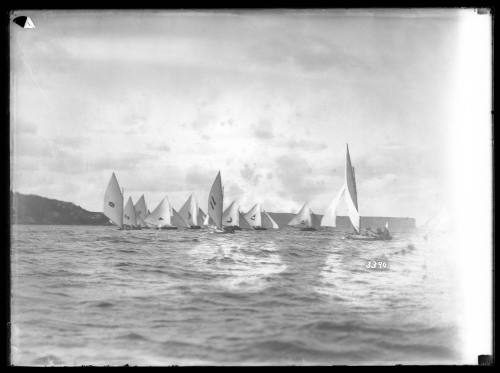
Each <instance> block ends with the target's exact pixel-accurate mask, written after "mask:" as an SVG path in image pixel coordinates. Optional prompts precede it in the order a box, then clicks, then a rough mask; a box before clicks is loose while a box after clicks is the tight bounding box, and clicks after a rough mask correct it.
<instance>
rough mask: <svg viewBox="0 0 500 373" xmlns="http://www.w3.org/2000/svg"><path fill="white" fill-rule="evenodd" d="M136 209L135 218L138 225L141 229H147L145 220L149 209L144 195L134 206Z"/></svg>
mask: <svg viewBox="0 0 500 373" xmlns="http://www.w3.org/2000/svg"><path fill="white" fill-rule="evenodd" d="M134 209H135V218H136V220H137V225H138V226H140V227H145V226H146V223H145V222H144V219H145V218H146V216H147V214H148V208H147V207H146V200H145V199H144V194H143V195H142V196H141V198H139V200H138V201H137V203H136V204H135V206H134Z"/></svg>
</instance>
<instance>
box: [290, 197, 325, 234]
mask: <svg viewBox="0 0 500 373" xmlns="http://www.w3.org/2000/svg"><path fill="white" fill-rule="evenodd" d="M287 225H289V226H292V227H299V228H301V230H302V231H315V230H317V229H318V228H319V226H320V221H319V219H318V217H317V216H316V215H314V214H313V212H312V210H311V208H310V207H309V204H308V203H307V202H306V203H304V205H303V206H302V208H301V209H300V210H299V212H298V213H297V214H296V215H295V216H294V217H293V218H292V220H290V222H289V223H288V224H287Z"/></svg>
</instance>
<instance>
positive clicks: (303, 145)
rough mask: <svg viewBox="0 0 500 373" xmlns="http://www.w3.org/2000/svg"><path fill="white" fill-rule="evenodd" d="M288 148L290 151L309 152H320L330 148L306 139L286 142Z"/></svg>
mask: <svg viewBox="0 0 500 373" xmlns="http://www.w3.org/2000/svg"><path fill="white" fill-rule="evenodd" d="M286 146H288V147H289V148H290V149H302V150H309V151H319V150H324V149H326V148H328V146H327V145H326V144H325V143H322V142H319V141H314V140H305V139H301V140H296V139H290V140H288V141H287V142H286Z"/></svg>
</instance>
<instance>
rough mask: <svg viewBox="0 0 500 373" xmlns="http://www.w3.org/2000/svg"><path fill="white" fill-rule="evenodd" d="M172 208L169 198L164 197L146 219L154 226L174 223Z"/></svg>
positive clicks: (147, 222)
mask: <svg viewBox="0 0 500 373" xmlns="http://www.w3.org/2000/svg"><path fill="white" fill-rule="evenodd" d="M171 216H172V212H171V208H170V203H169V202H168V198H166V197H165V198H163V199H162V200H161V202H160V203H159V204H158V206H156V208H155V209H154V210H153V212H152V213H151V214H149V215H148V216H147V217H146V219H144V221H145V222H146V224H149V225H151V226H154V227H158V228H161V227H165V226H170V225H172V223H171Z"/></svg>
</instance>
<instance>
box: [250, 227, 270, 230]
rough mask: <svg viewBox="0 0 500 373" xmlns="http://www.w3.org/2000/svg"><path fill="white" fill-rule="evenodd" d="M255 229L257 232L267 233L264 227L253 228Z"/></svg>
mask: <svg viewBox="0 0 500 373" xmlns="http://www.w3.org/2000/svg"><path fill="white" fill-rule="evenodd" d="M253 229H254V230H256V231H267V228H264V227H253Z"/></svg>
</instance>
